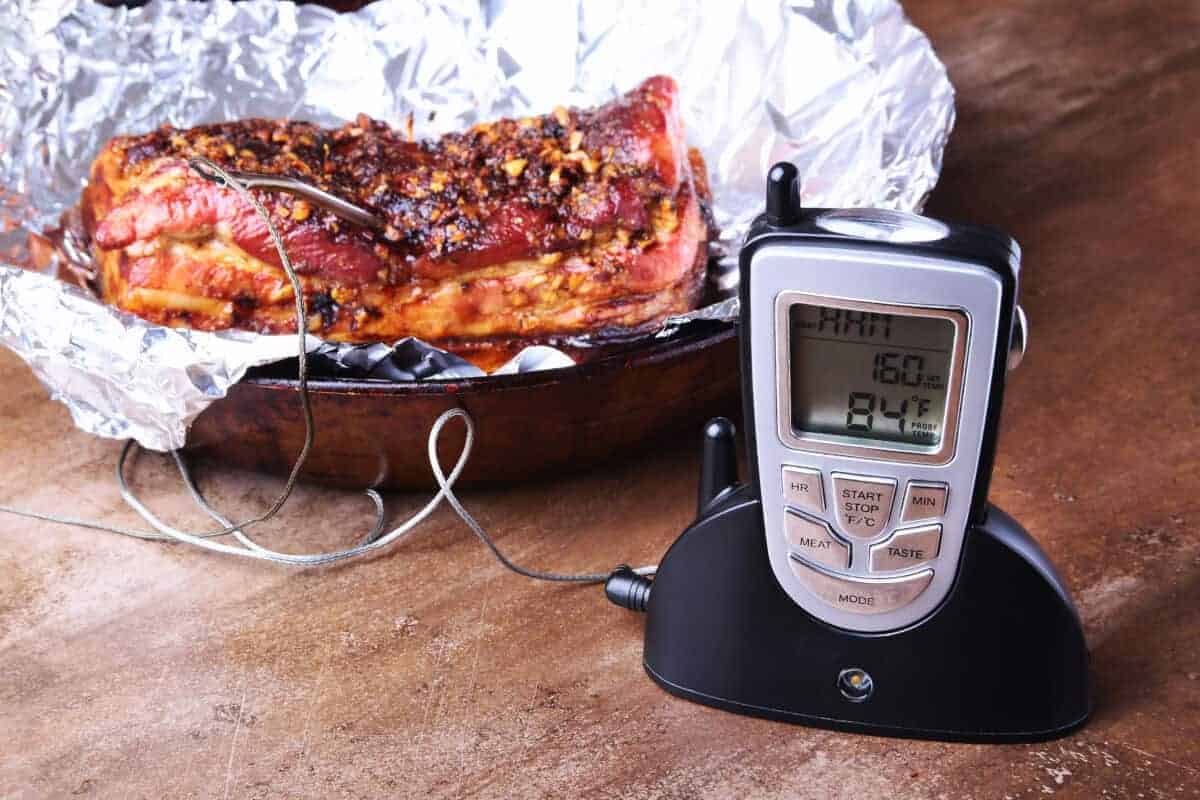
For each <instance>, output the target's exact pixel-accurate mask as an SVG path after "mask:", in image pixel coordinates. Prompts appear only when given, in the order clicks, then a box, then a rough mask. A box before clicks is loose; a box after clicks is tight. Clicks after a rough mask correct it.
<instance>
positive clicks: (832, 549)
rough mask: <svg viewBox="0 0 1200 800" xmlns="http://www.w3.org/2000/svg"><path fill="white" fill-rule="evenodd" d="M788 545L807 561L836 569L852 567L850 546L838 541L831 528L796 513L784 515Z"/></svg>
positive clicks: (789, 512)
mask: <svg viewBox="0 0 1200 800" xmlns="http://www.w3.org/2000/svg"><path fill="white" fill-rule="evenodd" d="M783 524H784V529H785V532H786V534H787V540H788V545H789V547H790V548H791V550H792V551H793V552H795V553H796V554H798V555H800V556H802V557H803V558H804V559H806V560H807V561H811V562H813V563H815V564H823V565H825V566H827V567H833V568H834V569H848V568H849V567H850V546H849V545H847V544H845V543H844V542H842V541H840V540H838V538H837V537H836V536H834V534H833V532H832V531H831V530H829V526H828V525H826V524H825V523H824V522H817V521H816V520H813V519H809V518H808V517H805V516H801V515H800V514H797V513H796V512H794V511H788V512H787V513H785V514H784V515H783Z"/></svg>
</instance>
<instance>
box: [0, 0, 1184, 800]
mask: <svg viewBox="0 0 1200 800" xmlns="http://www.w3.org/2000/svg"><path fill="white" fill-rule="evenodd" d="M908 11H909V13H910V15H911V16H912V17H913V18H914V20H915V21H916V22H917V24H919V25H920V26H921V27H922V28H924V29H925V30H926V31H927V32H928V33H929V34H930V36H931V37H932V39H933V40H934V43H935V45H936V46H937V48H938V50H939V52H940V53H941V55H942V57H943V58H944V59H945V61H946V63H947V64H948V66H949V68H950V73H951V76H952V78H953V80H954V82H955V85H956V86H957V87H958V104H959V122H958V127H957V130H956V132H955V134H954V136H953V139H952V142H951V145H950V148H949V151H948V153H947V158H946V167H945V171H944V174H943V177H942V180H941V183H940V185H939V188H938V190H937V192H936V193H935V196H934V198H933V200H932V202H931V205H930V207H929V208H930V211H932V212H933V213H935V214H942V215H946V216H952V217H961V218H965V219H973V220H979V221H987V222H992V223H995V224H997V225H999V226H1002V227H1004V228H1006V229H1008V230H1010V231H1012V232H1013V233H1014V234H1015V235H1016V236H1017V237H1018V238H1019V239H1020V241H1021V243H1022V245H1023V246H1024V249H1025V272H1024V275H1023V289H1024V305H1025V308H1026V309H1027V311H1028V312H1029V316H1030V319H1031V322H1032V341H1031V349H1030V351H1029V355H1028V357H1027V358H1026V361H1025V364H1024V365H1023V366H1022V367H1021V369H1020V370H1019V371H1017V372H1016V373H1014V375H1013V379H1012V381H1011V383H1010V386H1011V389H1010V391H1009V394H1008V398H1007V408H1006V418H1005V425H1004V432H1003V436H1002V440H1001V444H1000V451H999V457H998V461H997V467H996V477H995V480H994V482H993V485H992V496H993V499H994V500H995V501H996V502H997V503H998V504H999V505H1001V506H1003V507H1005V508H1006V509H1007V510H1008V511H1010V512H1012V513H1013V514H1014V515H1015V516H1016V517H1017V518H1018V519H1020V520H1022V521H1023V522H1024V523H1025V525H1026V526H1027V527H1028V528H1029V530H1030V531H1031V532H1032V533H1033V534H1034V535H1035V536H1036V537H1037V538H1038V539H1039V540H1040V541H1041V542H1042V544H1043V546H1044V547H1045V549H1046V550H1047V551H1048V553H1049V554H1050V556H1051V558H1052V559H1053V560H1054V561H1055V562H1056V563H1057V564H1058V566H1059V568H1060V570H1061V571H1062V573H1063V575H1064V577H1065V579H1066V581H1067V583H1068V584H1069V586H1070V588H1071V590H1072V591H1073V592H1074V595H1075V597H1076V599H1077V601H1078V604H1079V607H1080V610H1081V613H1082V615H1083V619H1084V622H1085V625H1086V630H1087V636H1088V640H1089V643H1090V646H1091V649H1092V653H1093V666H1094V672H1093V675H1092V678H1093V681H1094V685H1095V695H1096V710H1095V716H1094V718H1093V719H1092V721H1091V723H1090V724H1089V725H1088V726H1087V727H1085V728H1084V729H1083V730H1082V731H1080V732H1078V733H1076V734H1075V735H1073V736H1070V737H1068V738H1066V739H1063V740H1059V741H1055V742H1050V743H1045V744H1037V745H1027V746H1018V745H1014V746H975V745H951V744H940V743H927V742H912V741H900V740H893V739H883V738H871V737H861V736H857V737H856V736H848V735H843V734H838V733H832V732H827V731H818V730H810V729H806V728H800V727H791V726H786V725H781V724H776V723H770V722H765V721H761V720H755V719H749V718H746V717H739V716H734V715H730V714H725V713H722V712H718V711H714V710H710V709H707V708H702V707H699V706H696V705H692V704H689V703H686V702H683V701H681V700H676V699H673V698H671V697H669V696H668V695H666V694H665V693H663V692H662V691H660V690H659V689H658V688H656V687H655V686H654V685H652V684H651V682H650V681H649V680H648V679H647V678H646V676H645V675H644V674H643V672H642V668H641V663H640V656H641V632H642V618H641V617H640V616H637V615H634V614H632V613H628V612H624V611H622V610H619V609H616V608H614V607H613V606H611V605H609V604H608V603H606V602H605V601H604V600H603V598H602V596H601V592H600V590H599V589H597V588H594V587H593V588H570V587H561V586H547V585H543V584H538V583H533V582H530V581H527V580H525V579H522V578H519V577H516V576H514V575H512V574H510V573H508V572H506V571H504V570H503V569H502V568H501V567H500V566H498V565H497V564H496V563H495V561H493V560H492V558H491V556H490V555H489V554H488V553H487V552H486V551H485V550H484V549H483V548H482V547H481V546H480V545H479V543H478V542H477V541H476V540H475V539H474V537H473V536H472V535H471V534H470V532H469V531H468V530H467V529H466V528H465V527H464V526H463V525H462V524H461V523H460V522H459V521H458V519H457V518H456V517H454V516H453V514H452V513H451V512H450V511H448V510H443V511H441V512H439V513H438V514H437V515H436V516H435V517H434V518H433V519H432V520H430V521H429V523H428V524H427V525H426V526H425V527H424V529H423V531H422V532H421V533H419V534H418V535H417V536H416V537H415V538H414V539H413V540H412V541H411V542H409V543H408V544H406V545H404V546H402V547H401V548H399V549H397V550H396V551H395V552H388V553H385V554H382V555H378V556H376V557H374V558H370V559H368V560H365V561H363V562H360V563H356V564H353V565H347V566H340V567H334V568H327V569H321V570H313V571H309V572H302V573H301V572H292V571H286V570H285V569H283V568H276V567H272V566H265V565H260V564H257V563H243V562H241V561H235V560H231V559H227V558H221V557H213V556H209V555H207V554H204V553H199V552H197V551H195V550H192V549H189V548H185V547H180V546H164V545H160V544H147V543H142V542H138V541H132V540H125V539H122V538H118V537H113V536H107V535H104V534H96V533H90V532H87V531H81V530H74V529H68V528H62V527H56V526H51V525H43V524H35V523H30V522H26V521H23V520H19V519H14V518H8V517H0V675H2V676H3V678H2V679H0V797H6V798H7V797H51V796H53V797H63V796H72V795H80V796H97V797H100V796H104V797H167V796H169V797H206V798H207V797H247V798H248V797H254V798H268V797H269V798H275V797H379V796H424V797H456V796H479V797H608V796H619V797H629V798H638V797H680V798H683V797H735V796H737V797H748V796H757V797H847V798H850V797H855V798H857V797H882V796H890V797H912V798H926V797H955V798H957V797H976V798H984V797H995V798H1000V797H1010V798H1017V797H1041V796H1042V795H1044V794H1057V795H1060V796H1065V797H1078V798H1099V797H1146V798H1163V797H1169V798H1174V797H1185V796H1186V797H1194V796H1197V795H1200V460H1198V455H1197V446H1198V444H1200V436H1198V431H1200V381H1198V380H1197V370H1198V368H1200V350H1198V347H1197V340H1200V310H1198V304H1200V267H1198V265H1197V252H1200V250H1198V248H1197V246H1198V245H1200V241H1198V238H1200V237H1198V236H1197V227H1198V225H1200V223H1198V220H1200V191H1198V189H1197V184H1198V182H1200V137H1198V136H1197V133H1196V132H1197V131H1198V130H1200V104H1198V103H1197V96H1198V93H1200V5H1198V4H1197V3H1196V2H1195V0H1172V1H1168V0H1160V1H1159V2H1141V3H1139V2H1129V1H1114V0H1096V2H1089V3H1078V2H1074V0H1053V1H1052V2H1047V1H1046V0H1005V1H1004V2H1001V3H994V4H989V5H987V6H986V7H984V6H983V4H974V3H972V4H967V3H959V2H955V1H954V0H929V1H927V2H916V0H913V2H911V3H910V4H909V6H908ZM0 385H2V386H3V387H4V390H3V392H2V393H0V420H3V422H2V423H0V463H3V465H4V466H3V468H2V472H0V502H16V503H20V504H23V505H26V506H29V507H34V508H40V509H48V510H57V511H60V512H67V511H69V512H72V513H76V514H79V515H84V516H89V517H97V518H101V519H105V520H109V521H111V522H114V523H115V522H129V521H131V519H132V517H131V514H130V513H129V512H128V511H127V510H126V509H125V508H124V507H123V506H122V503H121V501H120V499H119V497H118V495H117V492H116V488H115V486H114V484H113V479H112V467H113V463H114V460H115V458H116V455H117V450H118V445H117V444H115V443H113V442H109V441H102V440H99V439H94V438H92V437H89V436H86V435H84V434H82V433H79V432H77V431H76V430H75V429H74V428H73V427H72V425H71V422H70V420H69V419H68V417H67V414H66V412H65V411H64V410H63V408H62V407H61V406H59V405H58V404H56V403H53V402H51V401H50V400H48V399H47V397H46V394H45V392H44V391H43V389H42V388H41V387H40V386H39V385H38V384H37V383H36V382H35V380H34V379H33V378H32V377H31V376H30V374H29V372H28V371H27V370H26V369H25V367H24V366H23V365H22V364H21V363H20V362H19V361H18V360H17V359H16V358H14V357H12V356H11V355H9V354H7V353H0ZM697 450H698V448H697V441H696V440H695V439H694V438H693V437H687V438H682V439H680V440H679V441H677V442H675V443H674V444H672V445H669V446H666V447H661V448H657V449H656V450H655V451H654V452H651V453H648V454H646V455H645V456H644V457H638V458H632V459H629V460H627V461H625V462H622V463H617V464H613V465H611V466H609V467H607V468H605V469H602V470H596V471H594V472H592V473H590V474H585V475H578V476H573V477H564V478H561V479H558V480H554V481H548V482H542V483H538V484H536V485H525V486H518V487H515V488H512V489H510V490H506V491H487V492H471V493H468V494H467V496H466V501H467V503H468V504H469V506H470V507H471V508H472V509H473V510H474V511H475V512H476V513H477V514H478V515H479V518H480V519H481V521H482V522H483V523H484V524H485V525H486V526H487V527H488V528H490V529H491V530H494V531H496V532H497V534H498V535H499V538H500V539H501V542H502V545H503V546H504V547H505V548H507V549H508V550H509V551H510V552H511V553H512V554H513V555H514V556H515V557H516V558H518V559H519V560H520V561H522V562H526V563H530V564H537V565H543V566H545V567H548V568H560V569H565V570H572V569H579V568H585V567H595V568H607V567H609V566H610V565H613V564H616V563H619V562H621V561H625V560H629V561H633V562H637V563H644V562H650V561H654V560H655V559H656V558H657V557H658V556H659V555H660V554H661V553H662V552H663V551H664V549H665V548H666V547H667V545H668V544H669V543H670V542H671V540H672V538H673V537H674V535H675V534H676V533H677V532H678V531H679V530H680V529H681V527H682V526H683V525H684V524H685V523H687V522H688V521H689V518H690V517H691V514H692V510H693V509H692V506H693V502H694V497H695V489H696V485H695V473H696V466H697V460H698V453H697ZM201 478H202V481H203V483H204V484H206V485H207V486H210V487H211V494H212V497H213V499H214V500H215V501H216V503H217V505H218V506H220V507H222V508H225V509H231V510H240V511H241V512H250V511H252V510H254V509H258V508H260V507H261V506H262V505H263V504H264V503H265V502H266V501H267V500H268V499H269V498H271V497H272V496H273V495H274V493H275V492H276V491H277V490H278V488H279V482H278V481H277V480H275V479H268V478H263V477H259V476H255V475H251V474H244V473H242V474H239V473H233V474H231V473H229V472H226V471H217V470H214V469H203V470H201ZM137 482H138V485H139V487H140V488H141V490H142V491H143V493H144V495H145V496H146V497H147V498H149V499H150V501H151V503H152V505H153V507H154V508H156V509H160V510H161V511H162V512H163V513H164V514H165V515H167V516H168V517H170V518H172V519H175V520H178V521H181V522H188V523H191V524H193V525H199V524H201V520H200V518H199V517H198V515H197V514H196V513H195V511H194V509H193V508H192V507H191V504H190V502H189V501H188V500H187V499H186V497H185V496H184V495H183V494H182V492H181V489H180V487H179V486H178V484H177V482H176V479H175V476H174V475H173V473H172V472H171V470H170V468H169V464H168V462H166V461H165V460H164V459H163V458H161V457H146V458H145V459H143V462H142V465H141V469H140V470H139V472H138V479H137ZM422 502H423V498H419V497H415V496H404V497H393V498H390V505H391V509H392V512H393V514H394V517H395V518H399V517H400V516H401V515H403V514H405V513H406V512H408V511H410V510H412V509H414V508H416V507H417V506H418V505H419V504H420V503H422ZM235 516H240V514H239V515H235ZM368 516H369V504H368V503H367V502H366V501H365V500H364V499H363V498H362V497H360V496H356V495H351V494H346V493H341V492H333V491H327V490H321V489H317V488H312V487H304V488H303V489H302V490H300V491H299V492H298V493H297V496H296V498H295V501H294V503H293V504H292V505H291V506H289V507H288V509H287V511H286V513H285V514H284V515H283V517H282V519H280V520H278V521H277V522H275V523H272V524H271V525H270V526H269V528H270V530H269V533H267V534H265V538H267V539H268V540H269V541H271V542H273V543H275V544H277V545H278V546H280V547H285V548H289V549H294V550H313V549H318V548H320V549H328V548H332V547H335V546H338V545H341V544H344V543H345V542H346V541H347V540H348V537H351V536H353V535H354V534H356V533H357V532H359V531H361V530H362V529H363V527H364V525H366V523H367V520H368ZM948 655H949V654H948Z"/></svg>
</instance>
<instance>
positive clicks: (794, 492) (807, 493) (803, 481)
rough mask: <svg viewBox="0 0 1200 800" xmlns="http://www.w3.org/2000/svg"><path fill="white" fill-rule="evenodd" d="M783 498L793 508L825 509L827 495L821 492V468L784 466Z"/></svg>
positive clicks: (818, 511)
mask: <svg viewBox="0 0 1200 800" xmlns="http://www.w3.org/2000/svg"><path fill="white" fill-rule="evenodd" d="M783 499H784V500H785V501H786V502H787V504H788V505H789V506H792V507H793V508H799V509H803V510H805V511H815V512H817V513H818V514H820V513H821V512H822V511H824V510H825V495H824V494H823V493H822V492H821V472H820V470H815V469H808V468H807V467H784V468H783Z"/></svg>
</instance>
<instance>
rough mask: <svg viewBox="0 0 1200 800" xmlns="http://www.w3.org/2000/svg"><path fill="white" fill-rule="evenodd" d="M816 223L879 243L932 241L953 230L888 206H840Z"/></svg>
mask: <svg viewBox="0 0 1200 800" xmlns="http://www.w3.org/2000/svg"><path fill="white" fill-rule="evenodd" d="M816 224H817V225H818V226H819V227H821V228H824V229H825V230H827V231H829V232H830V233H838V234H841V235H842V236H854V237H856V238H859V239H873V240H874V241H877V242H896V243H898V244H904V243H911V242H933V241H937V240H938V239H943V238H945V237H946V234H948V233H949V232H950V229H949V228H948V227H947V226H946V225H945V223H942V222H938V221H937V220H936V219H929V217H922V216H921V215H920V214H909V213H907V212H905V211H892V210H890V209H886V208H841V209H838V210H836V211H826V212H825V213H824V214H821V215H820V216H819V217H817V219H816Z"/></svg>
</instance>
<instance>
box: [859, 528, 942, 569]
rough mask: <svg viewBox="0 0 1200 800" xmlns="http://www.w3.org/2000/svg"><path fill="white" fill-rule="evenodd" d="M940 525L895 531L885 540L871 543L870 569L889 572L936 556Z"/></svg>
mask: <svg viewBox="0 0 1200 800" xmlns="http://www.w3.org/2000/svg"><path fill="white" fill-rule="evenodd" d="M941 542H942V526H941V525H921V526H918V527H916V528H905V529H904V530H899V531H896V532H895V533H894V534H892V537H891V538H890V539H888V540H887V541H886V542H880V543H879V544H873V545H871V571H872V572H891V571H892V570H896V569H905V568H906V567H915V566H917V565H918V564H924V563H925V562H926V561H932V560H933V559H935V558H937V554H938V546H939V545H940V544H941Z"/></svg>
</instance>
